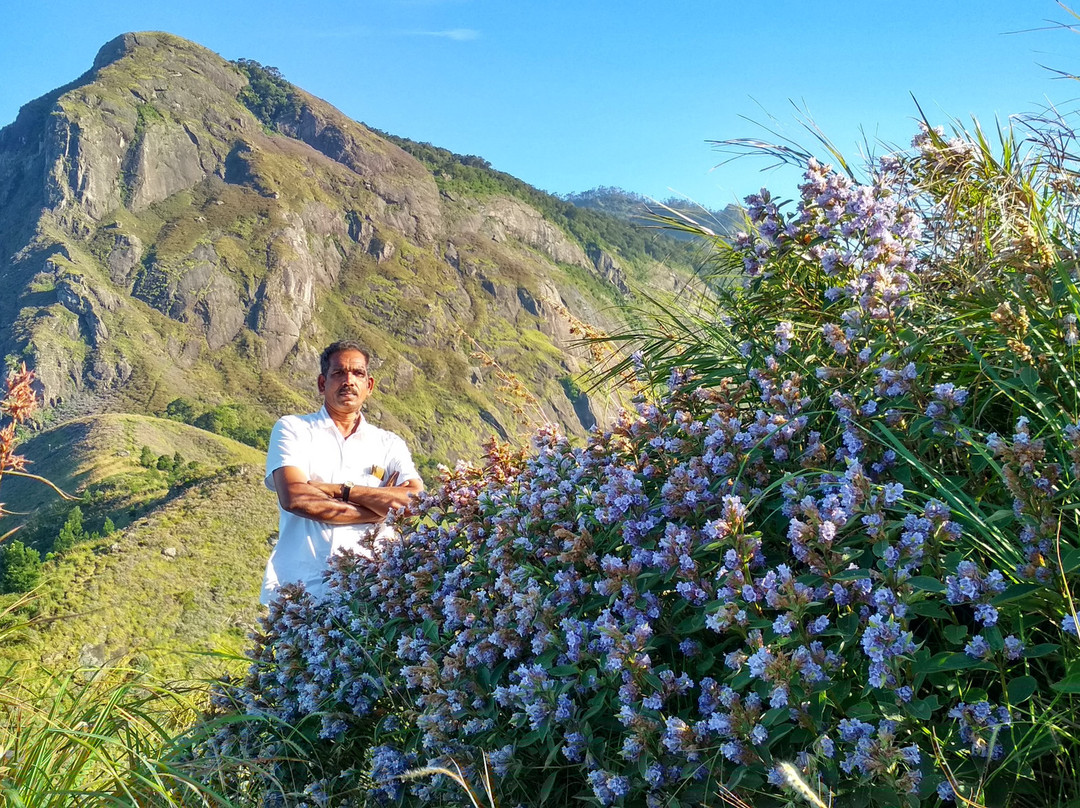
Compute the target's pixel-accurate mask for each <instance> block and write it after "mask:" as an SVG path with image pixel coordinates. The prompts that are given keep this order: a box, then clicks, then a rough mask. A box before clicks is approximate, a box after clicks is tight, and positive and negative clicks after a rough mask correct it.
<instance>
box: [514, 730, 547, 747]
mask: <svg viewBox="0 0 1080 808" xmlns="http://www.w3.org/2000/svg"><path fill="white" fill-rule="evenodd" d="M545 735H547V729H545V728H540V729H534V730H533V731H532V732H529V733H527V734H526V735H525V737H524V738H522V739H521V740H520V741H518V742H517V743H516V744H514V745H515V746H518V747H522V748H524V747H526V746H532V745H533V744H534V743H536V742H537V741H539V740H540V739H542V738H543V737H544V736H545Z"/></svg>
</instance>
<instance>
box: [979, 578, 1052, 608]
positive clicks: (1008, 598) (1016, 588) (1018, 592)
mask: <svg viewBox="0 0 1080 808" xmlns="http://www.w3.org/2000/svg"><path fill="white" fill-rule="evenodd" d="M1045 588H1046V587H1045V586H1043V585H1042V584H1028V583H1023V584H1013V585H1012V586H1010V587H1009V588H1007V589H1006V590H1005V591H1004V592H1002V593H1001V594H1000V595H998V596H997V597H995V598H994V599H993V600H992V601H990V602H991V603H993V604H994V605H995V606H1000V605H1001V604H1003V603H1011V602H1012V601H1014V600H1021V599H1023V598H1026V597H1027V596H1028V595H1030V594H1031V593H1032V592H1035V591H1036V590H1039V589H1045Z"/></svg>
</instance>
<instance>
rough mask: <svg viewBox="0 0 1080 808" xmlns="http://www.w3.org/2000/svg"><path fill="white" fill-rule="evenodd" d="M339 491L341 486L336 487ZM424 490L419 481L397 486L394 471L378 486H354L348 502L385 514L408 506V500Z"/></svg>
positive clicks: (422, 484)
mask: <svg viewBox="0 0 1080 808" xmlns="http://www.w3.org/2000/svg"><path fill="white" fill-rule="evenodd" d="M337 489H338V490H340V489H341V486H337ZM423 490H424V483H423V482H421V481H420V480H418V479H417V480H409V481H407V482H405V483H402V484H401V485H398V473H397V472H396V471H395V472H394V473H393V474H391V475H390V477H389V478H388V479H387V480H386V482H385V483H383V484H382V485H380V486H377V487H373V486H367V485H354V486H353V487H352V489H351V491H350V492H349V501H350V502H352V503H353V504H354V505H359V506H360V507H362V508H366V509H368V510H369V511H372V512H373V513H378V514H381V517H380V518H385V517H386V514H388V513H390V511H392V510H394V509H395V508H403V507H405V506H406V505H408V504H409V500H410V499H412V498H413V497H415V496H416V495H417V494H419V493H420V492H421V491H423Z"/></svg>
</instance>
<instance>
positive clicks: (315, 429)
mask: <svg viewBox="0 0 1080 808" xmlns="http://www.w3.org/2000/svg"><path fill="white" fill-rule="evenodd" d="M368 362H369V354H368V352H367V351H366V350H365V349H364V348H363V347H361V346H360V345H359V343H356V342H352V341H341V342H335V343H334V344H333V345H330V346H329V347H327V348H326V350H324V351H323V352H322V356H321V357H320V360H319V369H320V374H319V393H321V394H322V397H323V408H322V409H321V410H319V412H316V413H313V414H311V415H286V416H285V417H284V418H282V419H281V420H279V421H278V422H277V423H276V424H275V425H274V429H273V431H272V432H271V433H270V448H269V450H268V452H267V456H266V487H267V488H269V489H270V490H272V491H275V492H277V496H278V505H279V506H280V527H279V530H278V542H277V545H276V546H275V547H274V552H273V553H272V554H271V556H270V561H269V562H268V563H267V565H266V577H265V578H264V579H263V589H262V595H261V597H260V600H261V601H262V602H263V603H269V602H270V600H271V599H272V598H273V597H274V593H275V592H276V591H277V589H278V588H279V587H280V586H281V585H282V584H286V583H292V582H297V581H298V582H301V583H303V584H304V586H305V588H306V589H307V590H308V592H310V593H312V594H313V595H315V596H317V597H318V596H321V595H323V594H325V592H326V587H325V584H324V583H323V575H322V574H323V571H324V570H325V569H326V564H327V560H328V559H329V558H330V556H331V555H334V554H336V553H340V552H342V551H343V550H353V551H355V552H357V553H360V554H362V555H366V556H368V557H369V558H370V557H371V556H372V554H373V550H374V548H375V544H376V541H379V540H383V539H385V538H386V534H387V533H390V532H391V531H390V529H389V528H388V527H386V525H385V524H384V521H385V519H386V514H387V513H388V512H389V511H390V510H391V509H393V508H399V507H401V506H403V505H405V504H407V503H408V501H409V498H410V497H412V496H415V495H416V494H418V493H420V492H421V491H423V490H424V483H423V481H422V480H421V479H420V475H419V474H417V472H416V467H415V466H414V465H413V461H412V456H411V455H410V454H409V450H408V448H407V447H406V446H405V442H404V441H403V440H402V439H401V438H399V437H398V436H397V435H395V434H394V433H392V432H387V431H386V430H383V429H379V428H378V427H376V426H373V425H372V424H370V423H368V421H367V420H366V419H365V418H364V416H363V414H362V413H361V411H360V409H361V407H363V405H364V402H365V401H366V400H367V397H368V396H369V395H370V394H371V391H372V388H373V387H374V386H375V380H374V378H373V377H372V375H371V373H370V371H369V365H368Z"/></svg>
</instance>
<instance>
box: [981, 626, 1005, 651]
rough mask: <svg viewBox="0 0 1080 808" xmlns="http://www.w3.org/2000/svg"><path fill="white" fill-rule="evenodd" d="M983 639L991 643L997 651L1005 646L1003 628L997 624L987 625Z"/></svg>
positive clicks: (983, 632) (983, 631)
mask: <svg viewBox="0 0 1080 808" xmlns="http://www.w3.org/2000/svg"><path fill="white" fill-rule="evenodd" d="M982 635H983V639H984V640H986V642H987V643H988V644H989V645H990V647H991V648H992V649H994V650H995V651H1000V650H1001V649H1002V648H1004V647H1005V640H1004V639H1002V637H1001V629H999V628H998V627H997V626H987V627H986V628H984V629H983V630H982Z"/></svg>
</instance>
